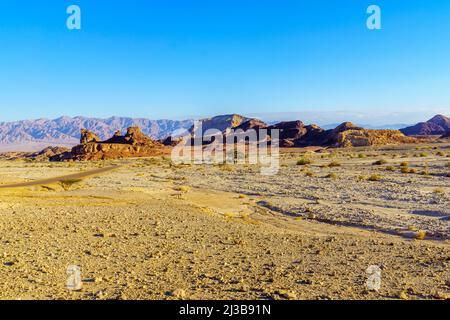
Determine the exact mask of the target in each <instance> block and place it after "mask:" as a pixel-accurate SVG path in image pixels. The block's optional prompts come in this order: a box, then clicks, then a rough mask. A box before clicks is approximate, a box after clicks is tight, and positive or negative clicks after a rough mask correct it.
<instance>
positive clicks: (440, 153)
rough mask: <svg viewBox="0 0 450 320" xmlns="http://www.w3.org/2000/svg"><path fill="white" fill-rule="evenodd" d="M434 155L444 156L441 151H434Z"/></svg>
mask: <svg viewBox="0 0 450 320" xmlns="http://www.w3.org/2000/svg"><path fill="white" fill-rule="evenodd" d="M436 155H437V156H439V157H444V156H445V154H444V153H443V152H442V151H438V152H436Z"/></svg>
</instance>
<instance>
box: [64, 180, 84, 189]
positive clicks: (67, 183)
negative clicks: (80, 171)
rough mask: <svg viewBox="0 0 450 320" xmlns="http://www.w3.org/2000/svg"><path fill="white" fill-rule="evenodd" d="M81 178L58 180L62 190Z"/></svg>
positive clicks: (70, 186) (78, 181)
mask: <svg viewBox="0 0 450 320" xmlns="http://www.w3.org/2000/svg"><path fill="white" fill-rule="evenodd" d="M82 181H83V179H63V180H60V181H59V184H60V185H61V187H62V188H63V189H64V190H66V191H67V190H70V188H72V187H73V186H74V185H76V184H78V183H80V182H82Z"/></svg>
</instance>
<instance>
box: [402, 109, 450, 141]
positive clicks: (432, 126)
mask: <svg viewBox="0 0 450 320" xmlns="http://www.w3.org/2000/svg"><path fill="white" fill-rule="evenodd" d="M400 131H401V132H402V133H403V134H405V135H407V136H413V135H417V136H429V135H439V136H441V135H445V134H447V133H448V132H449V131H450V118H448V117H446V116H443V115H441V114H439V115H436V116H434V117H433V118H431V119H430V120H428V121H426V122H420V123H418V124H416V125H414V126H411V127H407V128H404V129H400Z"/></svg>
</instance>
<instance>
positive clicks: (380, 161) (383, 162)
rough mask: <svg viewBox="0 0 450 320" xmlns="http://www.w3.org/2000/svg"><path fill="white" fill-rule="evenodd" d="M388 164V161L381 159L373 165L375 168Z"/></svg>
mask: <svg viewBox="0 0 450 320" xmlns="http://www.w3.org/2000/svg"><path fill="white" fill-rule="evenodd" d="M386 163H387V161H386V160H385V159H380V160H377V161H375V162H374V163H373V165H374V166H381V165H383V164H386Z"/></svg>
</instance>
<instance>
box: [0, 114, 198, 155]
mask: <svg viewBox="0 0 450 320" xmlns="http://www.w3.org/2000/svg"><path fill="white" fill-rule="evenodd" d="M192 124H193V120H182V121H177V120H149V119H133V118H125V117H111V118H108V119H99V118H87V117H74V118H71V117H60V118H58V119H54V120H49V119H38V120H23V121H16V122H1V123H0V151H37V150H40V149H42V148H45V147H47V146H49V145H53V146H66V147H70V146H74V145H76V144H77V143H79V141H80V129H81V128H85V129H88V130H91V131H95V132H96V133H97V134H98V135H99V137H100V138H102V139H106V138H108V137H111V136H112V135H113V134H114V133H115V132H116V131H117V130H125V129H126V128H128V127H131V126H139V127H140V128H141V129H142V132H144V133H145V134H146V135H148V136H150V137H152V138H154V139H163V138H166V137H168V136H169V135H171V134H172V133H173V132H174V131H176V130H187V129H189V128H190V127H191V126H192Z"/></svg>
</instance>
